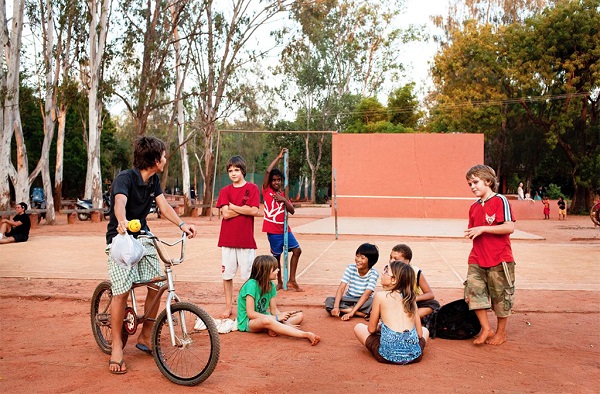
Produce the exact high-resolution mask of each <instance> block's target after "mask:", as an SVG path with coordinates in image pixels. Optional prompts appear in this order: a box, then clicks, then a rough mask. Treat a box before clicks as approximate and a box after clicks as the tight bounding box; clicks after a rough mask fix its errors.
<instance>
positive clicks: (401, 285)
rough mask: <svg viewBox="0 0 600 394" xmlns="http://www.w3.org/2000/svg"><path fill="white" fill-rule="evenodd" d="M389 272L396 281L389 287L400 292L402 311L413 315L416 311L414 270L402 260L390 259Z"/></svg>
mask: <svg viewBox="0 0 600 394" xmlns="http://www.w3.org/2000/svg"><path fill="white" fill-rule="evenodd" d="M390 272H391V274H392V276H394V278H396V283H394V285H393V286H392V288H391V289H390V290H391V291H398V292H400V293H402V304H403V305H404V311H405V312H406V313H407V314H408V315H409V316H411V317H412V316H413V315H414V314H415V313H416V312H417V293H416V292H415V280H416V279H415V271H414V270H413V269H412V267H411V266H410V265H408V264H406V263H405V262H403V261H392V262H391V263H390Z"/></svg>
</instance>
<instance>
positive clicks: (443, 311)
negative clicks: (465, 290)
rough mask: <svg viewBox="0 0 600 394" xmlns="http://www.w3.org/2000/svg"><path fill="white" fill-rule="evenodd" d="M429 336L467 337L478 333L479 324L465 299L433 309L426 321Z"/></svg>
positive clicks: (479, 329) (445, 337) (446, 337)
mask: <svg viewBox="0 0 600 394" xmlns="http://www.w3.org/2000/svg"><path fill="white" fill-rule="evenodd" d="M426 327H427V328H428V329H429V336H430V337H431V338H435V337H438V338H443V339H469V338H473V337H474V336H475V335H477V334H479V331H481V324H479V319H477V315H475V312H474V311H470V310H469V305H468V304H467V303H466V302H465V300H462V299H461V300H456V301H452V302H450V303H448V304H446V305H442V307H441V308H440V309H438V310H437V311H434V312H433V313H432V314H431V317H430V318H429V321H428V322H427V325H426Z"/></svg>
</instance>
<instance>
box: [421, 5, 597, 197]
mask: <svg viewBox="0 0 600 394" xmlns="http://www.w3.org/2000/svg"><path fill="white" fill-rule="evenodd" d="M531 9H533V8H531ZM531 15H532V16H531V17H529V18H527V19H525V20H524V21H523V22H519V23H513V24H510V25H498V24H479V23H477V22H476V21H475V20H470V21H467V22H465V23H464V25H463V26H455V27H454V28H453V29H450V30H448V33H449V42H448V45H446V46H444V47H443V49H442V50H441V51H440V53H439V54H438V55H437V56H436V58H435V64H434V67H433V78H434V83H435V84H436V91H435V92H434V93H433V94H432V96H431V98H430V99H431V101H432V103H434V104H433V105H432V107H431V110H430V114H431V118H430V124H429V126H428V129H429V130H432V131H435V132H477V133H484V134H485V153H486V158H485V160H486V163H488V164H490V165H492V166H493V167H495V168H496V169H498V170H499V171H498V172H499V175H500V176H501V177H506V175H507V174H518V175H519V176H520V177H521V178H522V179H526V180H529V181H532V182H540V183H549V182H551V181H554V183H555V184H556V183H560V184H566V186H567V189H569V190H570V191H572V192H573V194H574V205H575V206H576V205H577V204H582V203H584V202H583V201H584V200H585V199H586V195H589V190H590V189H589V187H590V186H591V185H592V184H593V183H594V182H595V181H593V180H592V179H595V178H596V179H597V178H598V176H597V174H598V172H597V168H598V167H597V164H596V163H597V160H596V159H595V158H596V157H598V149H599V148H598V142H599V135H598V132H597V130H598V122H600V116H598V115H599V111H598V106H597V98H598V89H600V7H598V2H597V0H582V1H564V2H563V1H561V2H557V3H556V5H555V6H553V7H548V8H546V9H545V10H544V11H543V12H542V13H535V12H533V13H532V14H531ZM517 19H518V18H517ZM515 20H516V19H515ZM559 152H560V153H559ZM594 171H596V172H594ZM565 174H566V175H565ZM563 175H565V176H566V178H563ZM557 181H559V182H557Z"/></svg>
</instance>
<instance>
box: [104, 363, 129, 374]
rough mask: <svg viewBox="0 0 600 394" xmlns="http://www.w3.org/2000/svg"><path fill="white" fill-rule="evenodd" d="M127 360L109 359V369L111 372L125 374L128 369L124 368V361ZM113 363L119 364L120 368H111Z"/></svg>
mask: <svg viewBox="0 0 600 394" xmlns="http://www.w3.org/2000/svg"><path fill="white" fill-rule="evenodd" d="M124 361H125V360H121V361H113V360H109V361H108V370H109V371H110V373H113V374H115V375H123V374H124V373H127V369H123V362H124ZM111 365H118V366H119V369H110V366H111Z"/></svg>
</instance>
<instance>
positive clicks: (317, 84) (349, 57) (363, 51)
mask: <svg viewBox="0 0 600 394" xmlns="http://www.w3.org/2000/svg"><path fill="white" fill-rule="evenodd" d="M402 6H403V1H399V0H379V1H373V2H363V1H353V0H342V1H336V0H330V1H324V2H296V3H294V6H293V7H292V19H293V20H294V21H295V22H296V23H297V25H296V26H293V25H292V26H289V27H286V28H285V29H283V31H281V32H280V34H279V37H280V39H281V42H282V43H285V42H288V44H286V47H285V49H284V51H283V53H282V60H281V67H279V68H278V71H279V72H280V73H282V75H283V76H284V77H285V78H286V79H289V80H290V81H291V82H292V84H290V85H291V86H290V89H289V90H288V93H289V94H290V95H291V97H290V98H291V100H290V101H291V102H296V103H298V104H299V106H300V110H301V112H302V113H303V114H305V116H306V118H305V120H304V122H303V123H304V124H305V125H306V127H307V129H308V127H309V126H308V125H310V124H311V122H312V117H313V116H314V112H315V110H316V109H318V114H319V116H320V119H319V121H318V122H317V123H316V127H317V128H316V129H312V130H318V129H321V130H337V131H341V130H342V124H343V123H344V122H345V121H346V119H344V118H345V117H347V113H348V108H347V107H345V106H344V104H345V101H346V100H347V99H348V98H349V97H352V96H353V95H356V94H358V95H361V96H375V95H376V94H377V93H378V92H380V91H381V90H382V88H383V84H384V82H386V81H388V82H389V81H394V80H395V78H396V77H397V76H398V73H399V72H400V71H402V63H401V62H400V61H399V58H400V54H401V52H400V50H399V49H400V48H399V45H400V44H401V43H403V42H407V41H409V40H413V39H415V38H416V37H417V36H418V33H419V31H418V29H417V28H414V27H411V28H409V29H406V30H403V29H400V28H397V27H396V22H397V19H396V18H397V17H398V15H399V14H400V13H401V12H402ZM294 27H296V29H293V28H294ZM311 138H316V139H317V144H316V146H317V152H316V153H311V151H310V146H311V145H312V144H311V142H310V139H311ZM304 140H305V148H306V152H305V154H306V161H307V164H308V167H309V168H310V174H311V184H312V195H311V200H312V201H315V198H316V196H315V192H316V187H315V181H316V175H317V172H318V170H319V166H320V160H321V157H322V150H323V143H324V142H325V141H326V139H325V138H324V135H317V136H315V137H311V135H310V134H305V135H304Z"/></svg>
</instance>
